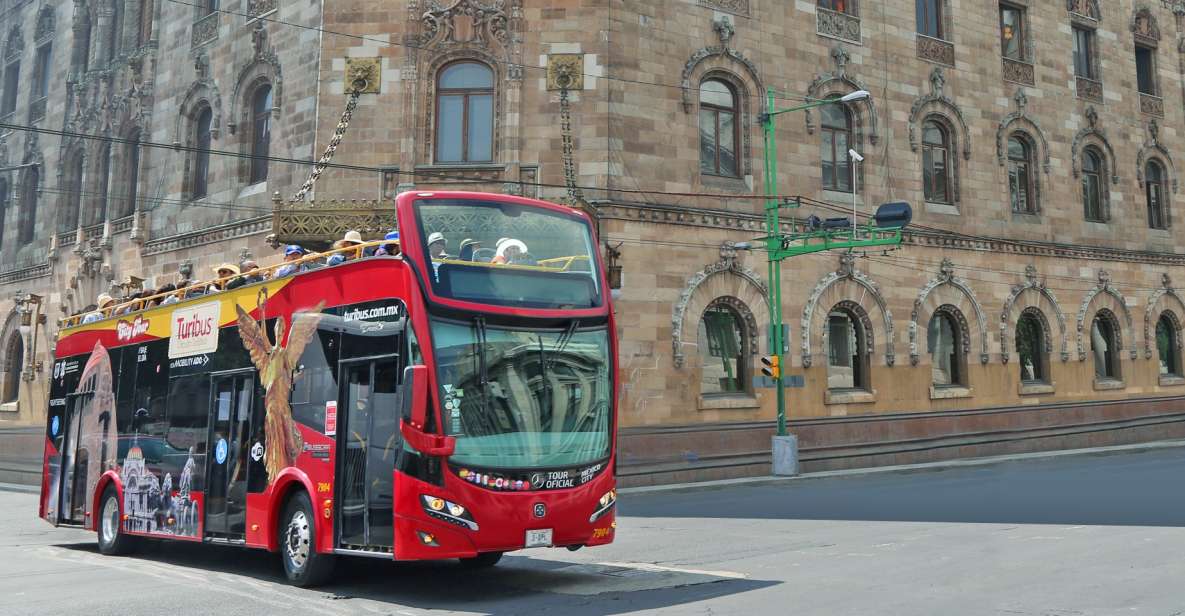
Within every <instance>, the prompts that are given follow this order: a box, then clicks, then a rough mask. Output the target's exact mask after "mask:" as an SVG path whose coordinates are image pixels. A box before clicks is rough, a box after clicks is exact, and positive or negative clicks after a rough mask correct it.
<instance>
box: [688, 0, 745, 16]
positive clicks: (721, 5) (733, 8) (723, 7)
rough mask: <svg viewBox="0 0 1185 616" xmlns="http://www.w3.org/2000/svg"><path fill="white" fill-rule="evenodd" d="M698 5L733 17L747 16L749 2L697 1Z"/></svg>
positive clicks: (730, 0)
mask: <svg viewBox="0 0 1185 616" xmlns="http://www.w3.org/2000/svg"><path fill="white" fill-rule="evenodd" d="M699 5H700V6H702V7H706V8H710V9H715V10H717V11H724V12H726V13H732V14H734V15H742V16H744V17H748V16H749V0H699Z"/></svg>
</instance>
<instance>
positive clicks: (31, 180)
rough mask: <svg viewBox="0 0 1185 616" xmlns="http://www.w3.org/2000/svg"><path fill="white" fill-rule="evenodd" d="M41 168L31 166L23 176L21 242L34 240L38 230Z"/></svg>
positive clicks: (18, 236) (19, 237) (19, 235)
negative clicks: (38, 196)
mask: <svg viewBox="0 0 1185 616" xmlns="http://www.w3.org/2000/svg"><path fill="white" fill-rule="evenodd" d="M40 169H41V168H40V167H35V166H34V167H29V168H28V169H26V170H25V173H24V176H23V177H22V178H21V216H20V218H19V220H20V225H21V227H20V233H19V234H18V235H17V239H18V240H19V241H20V243H21V244H25V243H27V242H31V241H33V235H34V233H36V231H37V195H38V194H39V190H38V189H39V188H40V187H39V186H38V183H39V182H40V181H41V170H40Z"/></svg>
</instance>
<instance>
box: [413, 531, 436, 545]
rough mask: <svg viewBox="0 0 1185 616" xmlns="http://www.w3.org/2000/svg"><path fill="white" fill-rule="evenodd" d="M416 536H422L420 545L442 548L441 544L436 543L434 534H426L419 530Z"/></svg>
mask: <svg viewBox="0 0 1185 616" xmlns="http://www.w3.org/2000/svg"><path fill="white" fill-rule="evenodd" d="M416 534H417V535H419V536H420V543H422V544H424V545H428V546H432V547H439V546H440V544H439V543H436V537H435V536H434V535H433V534H432V533H426V532H424V531H422V530H417V531H416Z"/></svg>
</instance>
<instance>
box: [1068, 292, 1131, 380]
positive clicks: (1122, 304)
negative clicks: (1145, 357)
mask: <svg viewBox="0 0 1185 616" xmlns="http://www.w3.org/2000/svg"><path fill="white" fill-rule="evenodd" d="M1100 295H1108V296H1110V297H1111V298H1112V299H1114V300H1115V301H1114V302H1112V306H1113V307H1118V309H1119V311H1120V312H1122V313H1123V325H1125V326H1127V339H1128V340H1129V341H1133V340H1134V338H1132V315H1131V312H1130V311H1129V310H1128V309H1127V300H1126V299H1125V298H1124V297H1123V294H1121V293H1120V292H1119V291H1117V290H1116V289H1115V288H1114V287H1112V286H1111V272H1109V271H1107V270H1105V269H1100V270H1099V271H1098V284H1096V285H1095V287H1094V288H1093V289H1091V290H1090V291H1088V292H1087V293H1086V295H1085V296H1084V297H1083V298H1082V304H1081V305H1080V306H1079V307H1078V320H1077V323H1076V325H1077V336H1078V361H1086V356H1087V353H1086V342H1085V335H1084V334H1085V331H1086V328H1087V327H1089V324H1088V323H1087V322H1086V317H1087V313H1088V312H1089V310H1090V306H1091V303H1092V302H1093V301H1094V299H1095V298H1096V297H1098V296H1100ZM1102 310H1107V311H1108V312H1109V313H1110V314H1111V315H1112V317H1113V315H1114V311H1112V310H1110V309H1109V308H1107V307H1104V308H1100V309H1099V310H1098V311H1096V312H1101V311H1102ZM1114 325H1119V323H1118V322H1116V323H1114ZM1115 329H1116V331H1115V334H1116V338H1117V339H1118V340H1117V341H1118V342H1119V349H1116V350H1120V351H1122V350H1123V336H1122V333H1121V332H1122V330H1121V329H1120V328H1118V327H1116V328H1115ZM1128 351H1129V352H1130V354H1131V358H1132V359H1135V358H1136V347H1135V345H1134V344H1133V345H1131V348H1130V349H1128Z"/></svg>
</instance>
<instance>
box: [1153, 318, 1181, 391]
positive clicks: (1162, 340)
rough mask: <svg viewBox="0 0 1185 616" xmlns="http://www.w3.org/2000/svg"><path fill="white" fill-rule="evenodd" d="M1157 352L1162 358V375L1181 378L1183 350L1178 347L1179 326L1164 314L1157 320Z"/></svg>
mask: <svg viewBox="0 0 1185 616" xmlns="http://www.w3.org/2000/svg"><path fill="white" fill-rule="evenodd" d="M1156 352H1157V354H1158V356H1159V358H1160V373H1161V374H1162V375H1164V376H1181V349H1180V348H1179V347H1178V346H1177V324H1176V321H1175V320H1174V319H1173V318H1172V317H1171V316H1169V313H1167V312H1162V313H1161V314H1160V318H1159V319H1157V320H1156Z"/></svg>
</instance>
